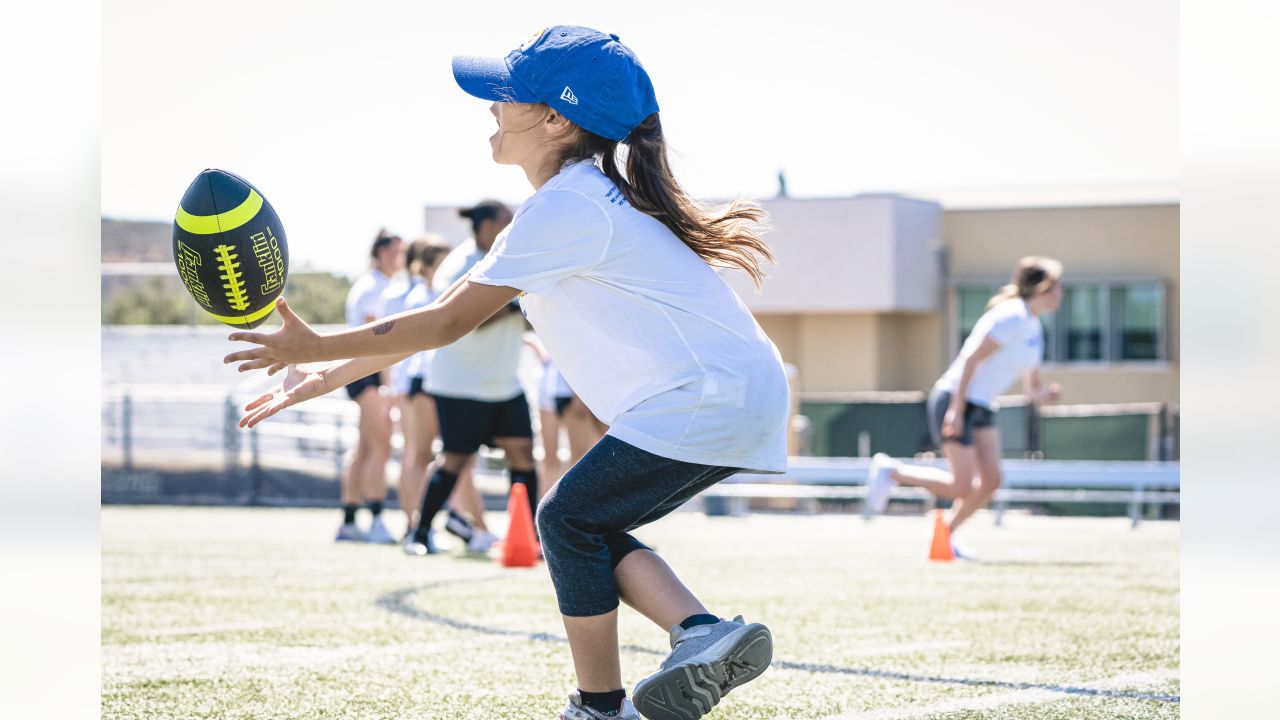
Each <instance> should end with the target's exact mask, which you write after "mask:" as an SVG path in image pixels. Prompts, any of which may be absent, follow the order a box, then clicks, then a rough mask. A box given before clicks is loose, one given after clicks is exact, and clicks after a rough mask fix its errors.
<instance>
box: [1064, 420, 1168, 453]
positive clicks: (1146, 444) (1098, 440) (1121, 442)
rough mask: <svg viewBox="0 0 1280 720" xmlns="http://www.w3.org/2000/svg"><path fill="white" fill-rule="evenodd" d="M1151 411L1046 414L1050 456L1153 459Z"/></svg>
mask: <svg viewBox="0 0 1280 720" xmlns="http://www.w3.org/2000/svg"><path fill="white" fill-rule="evenodd" d="M1151 422H1152V415H1150V414H1132V415H1094V416H1078V417H1043V418H1041V419H1040V446H1041V448H1042V449H1043V451H1044V457H1045V459H1046V460H1149V459H1151V458H1150V451H1151Z"/></svg>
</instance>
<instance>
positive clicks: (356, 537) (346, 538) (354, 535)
mask: <svg viewBox="0 0 1280 720" xmlns="http://www.w3.org/2000/svg"><path fill="white" fill-rule="evenodd" d="M333 541H334V542H365V534H364V531H363V530H361V529H360V526H359V525H356V524H355V523H342V525H341V527H339V528H338V535H337V537H335V538H334V539H333Z"/></svg>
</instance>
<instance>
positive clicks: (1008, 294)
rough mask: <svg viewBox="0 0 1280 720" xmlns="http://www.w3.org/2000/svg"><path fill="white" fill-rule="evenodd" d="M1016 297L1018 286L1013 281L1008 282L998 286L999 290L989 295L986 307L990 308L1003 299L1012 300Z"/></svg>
mask: <svg viewBox="0 0 1280 720" xmlns="http://www.w3.org/2000/svg"><path fill="white" fill-rule="evenodd" d="M1016 297H1018V286H1017V285H1014V284H1013V283H1009V284H1008V285H1005V286H1004V287H1002V288H1000V292H998V293H996V294H995V295H993V296H991V299H990V300H988V301H987V309H988V310H990V309H991V308H993V307H995V306H997V305H999V304H1000V303H1002V302H1004V301H1005V300H1012V299H1014V298H1016Z"/></svg>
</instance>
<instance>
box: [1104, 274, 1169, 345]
mask: <svg viewBox="0 0 1280 720" xmlns="http://www.w3.org/2000/svg"><path fill="white" fill-rule="evenodd" d="M1163 329H1164V288H1162V287H1161V286H1160V284H1159V283H1133V284H1130V285H1123V286H1119V287H1113V288H1112V289H1111V332H1112V341H1111V343H1112V347H1114V348H1115V349H1116V351H1117V357H1118V359H1120V360H1162V359H1164V352H1163V349H1164V344H1163V342H1162V337H1161V335H1162V334H1163V333H1162V331H1163Z"/></svg>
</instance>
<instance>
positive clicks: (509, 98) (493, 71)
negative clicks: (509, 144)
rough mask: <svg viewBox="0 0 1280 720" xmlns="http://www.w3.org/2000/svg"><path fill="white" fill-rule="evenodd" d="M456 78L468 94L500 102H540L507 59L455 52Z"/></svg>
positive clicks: (454, 70)
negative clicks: (514, 76) (516, 77)
mask: <svg viewBox="0 0 1280 720" xmlns="http://www.w3.org/2000/svg"><path fill="white" fill-rule="evenodd" d="M453 79H454V80H456V81H457V82H458V87H460V88H462V89H463V91H465V92H466V93H467V94H468V95H473V96H475V97H478V98H480V99H481V100H496V101H498V102H522V103H532V102H538V99H537V98H536V97H534V96H533V94H532V93H530V92H529V91H528V90H527V89H525V88H524V87H523V86H522V85H520V84H519V83H517V82H516V81H515V80H513V79H512V77H511V70H510V69H508V67H507V61H506V60H503V59H501V58H486V57H473V56H469V55H455V56H454V58H453Z"/></svg>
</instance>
